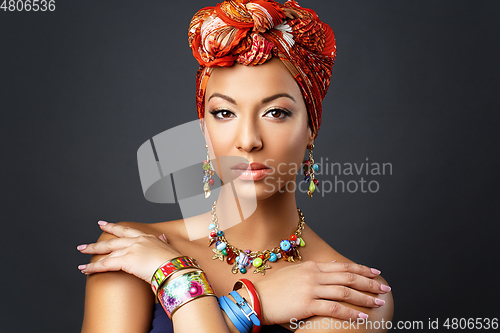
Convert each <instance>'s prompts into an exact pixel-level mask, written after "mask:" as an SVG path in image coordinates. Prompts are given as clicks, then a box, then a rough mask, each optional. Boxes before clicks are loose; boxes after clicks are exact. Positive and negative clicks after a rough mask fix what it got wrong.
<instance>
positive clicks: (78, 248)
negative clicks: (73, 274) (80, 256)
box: [76, 244, 88, 251]
mask: <svg viewBox="0 0 500 333" xmlns="http://www.w3.org/2000/svg"><path fill="white" fill-rule="evenodd" d="M87 246H88V245H87V244H82V245H78V246H77V247H76V249H77V250H78V251H83V250H85V249H86V248H87Z"/></svg>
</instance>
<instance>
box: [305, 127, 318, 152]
mask: <svg viewBox="0 0 500 333" xmlns="http://www.w3.org/2000/svg"><path fill="white" fill-rule="evenodd" d="M316 135H317V131H316V130H315V129H311V127H309V140H308V141H307V147H310V146H311V145H312V144H314V139H316Z"/></svg>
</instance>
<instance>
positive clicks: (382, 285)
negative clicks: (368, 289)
mask: <svg viewBox="0 0 500 333" xmlns="http://www.w3.org/2000/svg"><path fill="white" fill-rule="evenodd" d="M380 290H382V291H385V292H389V291H391V287H389V286H386V285H385V284H381V285H380Z"/></svg>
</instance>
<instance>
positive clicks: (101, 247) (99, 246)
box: [77, 237, 137, 254]
mask: <svg viewBox="0 0 500 333" xmlns="http://www.w3.org/2000/svg"><path fill="white" fill-rule="evenodd" d="M136 241H137V238H129V237H126V238H111V239H108V240H104V241H100V242H97V243H92V244H88V245H80V246H78V247H77V249H79V250H80V252H82V253H85V254H108V253H111V252H113V251H117V250H120V249H124V248H127V247H129V246H130V245H132V244H133V243H135V242H136Z"/></svg>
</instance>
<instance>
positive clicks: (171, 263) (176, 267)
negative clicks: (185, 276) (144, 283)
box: [151, 256, 200, 296]
mask: <svg viewBox="0 0 500 333" xmlns="http://www.w3.org/2000/svg"><path fill="white" fill-rule="evenodd" d="M186 268H200V265H198V262H197V261H196V259H193V258H191V257H187V256H183V257H176V258H173V259H170V260H167V261H166V262H164V263H163V264H161V265H160V267H158V268H157V269H156V271H155V273H154V274H153V277H152V278H151V289H153V292H154V294H155V296H157V293H158V289H159V288H161V286H162V284H163V283H164V282H165V281H167V279H168V278H169V277H170V276H171V275H172V274H174V273H175V272H177V271H180V270H182V269H186Z"/></svg>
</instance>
